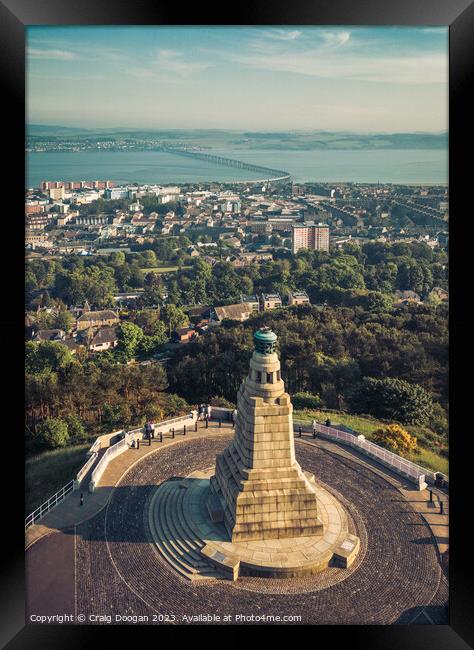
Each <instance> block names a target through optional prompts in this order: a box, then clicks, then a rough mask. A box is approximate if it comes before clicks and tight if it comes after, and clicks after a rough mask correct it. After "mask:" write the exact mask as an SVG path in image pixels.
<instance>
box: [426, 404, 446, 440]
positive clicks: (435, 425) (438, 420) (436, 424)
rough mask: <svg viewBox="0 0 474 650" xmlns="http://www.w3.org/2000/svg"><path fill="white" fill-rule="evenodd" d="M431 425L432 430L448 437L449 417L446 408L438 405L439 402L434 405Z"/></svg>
mask: <svg viewBox="0 0 474 650" xmlns="http://www.w3.org/2000/svg"><path fill="white" fill-rule="evenodd" d="M429 425H430V428H431V429H433V430H434V431H436V433H440V434H441V435H442V436H444V437H447V436H448V433H449V422H448V416H447V414H446V411H445V410H444V408H443V407H442V406H441V404H438V402H435V403H434V404H433V413H432V414H431V417H430V421H429Z"/></svg>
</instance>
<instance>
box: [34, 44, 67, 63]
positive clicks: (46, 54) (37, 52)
mask: <svg viewBox="0 0 474 650" xmlns="http://www.w3.org/2000/svg"><path fill="white" fill-rule="evenodd" d="M28 56H29V57H30V58H31V59H55V60H57V61H71V60H73V59H77V58H78V57H77V55H76V54H74V52H69V51H67V50H42V49H39V48H36V47H29V48H28Z"/></svg>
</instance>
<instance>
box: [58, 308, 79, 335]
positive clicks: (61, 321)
mask: <svg viewBox="0 0 474 650" xmlns="http://www.w3.org/2000/svg"><path fill="white" fill-rule="evenodd" d="M74 322H75V321H74V316H73V315H72V314H71V312H69V311H66V310H62V311H60V312H59V314H57V316H56V317H55V318H54V325H55V327H57V328H58V329H60V330H64V332H70V331H71V330H72V328H73V325H74Z"/></svg>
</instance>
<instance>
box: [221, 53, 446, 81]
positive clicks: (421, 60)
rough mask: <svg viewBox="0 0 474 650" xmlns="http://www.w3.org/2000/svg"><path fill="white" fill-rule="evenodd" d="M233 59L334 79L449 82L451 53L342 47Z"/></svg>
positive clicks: (263, 54)
mask: <svg viewBox="0 0 474 650" xmlns="http://www.w3.org/2000/svg"><path fill="white" fill-rule="evenodd" d="M232 61H233V62H234V63H240V64H242V65H246V66H249V67H252V68H257V69H260V70H269V71H274V72H289V73H293V74H300V75H306V76H310V77H320V78H324V79H331V80H345V81H369V82H374V83H400V84H413V85H416V84H431V83H447V57H446V56H444V55H442V54H432V55H429V54H426V55H424V54H413V55H412V56H383V55H379V56H368V55H360V54H359V55H357V56H355V55H354V54H353V55H352V56H350V55H344V56H342V55H341V54H340V53H339V50H337V49H334V50H324V49H323V50H321V48H313V49H311V50H305V51H299V52H292V53H291V54H288V52H279V51H277V50H275V51H273V52H249V53H246V54H233V55H232Z"/></svg>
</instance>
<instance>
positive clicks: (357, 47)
mask: <svg viewBox="0 0 474 650" xmlns="http://www.w3.org/2000/svg"><path fill="white" fill-rule="evenodd" d="M27 120H28V122H29V123H30V124H50V125H61V126H70V127H86V128H99V127H102V128H108V127H111V128H112V127H117V128H118V127H133V128H150V129H152V128H156V129H174V128H176V129H193V128H194V129H244V130H249V131H252V130H253V131H258V130H261V131H272V130H275V131H278V130H320V129H321V130H330V131H356V132H366V133H375V132H379V133H383V132H385V133H394V132H406V133H408V132H417V131H423V132H439V131H445V130H447V128H448V28H447V27H428V26H427V27H353V26H341V25H337V26H333V27H331V26H324V27H322V26H321V27H319V26H318V27H306V26H303V27H302V26H294V27H293V26H286V25H285V26H282V27H273V26H272V27H161V26H156V27H152V26H144V27H139V26H130V27H89V26H88V27H75V26H70V27H62V26H53V27H40V26H35V27H28V28H27Z"/></svg>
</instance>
